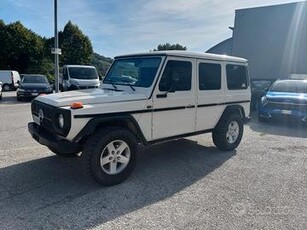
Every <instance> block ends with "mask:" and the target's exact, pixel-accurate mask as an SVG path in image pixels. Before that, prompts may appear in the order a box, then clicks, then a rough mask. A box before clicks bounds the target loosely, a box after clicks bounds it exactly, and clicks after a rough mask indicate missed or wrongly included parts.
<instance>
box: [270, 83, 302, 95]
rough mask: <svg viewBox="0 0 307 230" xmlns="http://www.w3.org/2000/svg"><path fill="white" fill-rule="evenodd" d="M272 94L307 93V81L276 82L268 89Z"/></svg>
mask: <svg viewBox="0 0 307 230" xmlns="http://www.w3.org/2000/svg"><path fill="white" fill-rule="evenodd" d="M270 91H272V92H285V93H307V81H277V82H275V83H274V84H273V86H272V88H271V89H270Z"/></svg>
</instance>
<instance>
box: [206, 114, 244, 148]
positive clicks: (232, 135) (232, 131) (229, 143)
mask: <svg viewBox="0 0 307 230" xmlns="http://www.w3.org/2000/svg"><path fill="white" fill-rule="evenodd" d="M242 136H243V121H242V118H241V117H240V115H238V114H234V113H232V114H229V115H226V116H224V117H223V118H222V119H221V120H220V121H219V124H218V125H217V127H216V128H215V129H214V131H213V132H212V139H213V142H214V144H215V146H216V147H218V148H219V149H221V150H226V151H232V150H234V149H235V148H237V147H238V145H239V144H240V142H241V139H242Z"/></svg>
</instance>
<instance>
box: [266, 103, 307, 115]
mask: <svg viewBox="0 0 307 230" xmlns="http://www.w3.org/2000/svg"><path fill="white" fill-rule="evenodd" d="M266 107H267V108H269V109H283V110H292V111H294V110H295V111H301V112H304V113H305V112H307V105H306V104H290V103H278V102H271V101H269V103H268V104H267V105H266Z"/></svg>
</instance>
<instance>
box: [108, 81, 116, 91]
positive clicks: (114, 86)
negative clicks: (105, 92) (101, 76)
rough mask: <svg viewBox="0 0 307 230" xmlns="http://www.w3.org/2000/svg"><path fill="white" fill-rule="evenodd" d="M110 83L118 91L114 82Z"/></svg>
mask: <svg viewBox="0 0 307 230" xmlns="http://www.w3.org/2000/svg"><path fill="white" fill-rule="evenodd" d="M109 83H110V84H111V85H112V86H113V87H114V89H116V90H117V86H116V85H115V84H114V83H113V82H109Z"/></svg>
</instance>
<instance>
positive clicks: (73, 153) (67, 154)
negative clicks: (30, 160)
mask: <svg viewBox="0 0 307 230" xmlns="http://www.w3.org/2000/svg"><path fill="white" fill-rule="evenodd" d="M48 149H49V150H50V151H51V152H53V153H54V154H55V155H58V156H61V157H78V156H79V155H78V153H79V152H72V153H65V152H63V151H61V150H60V149H58V148H54V147H48Z"/></svg>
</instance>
